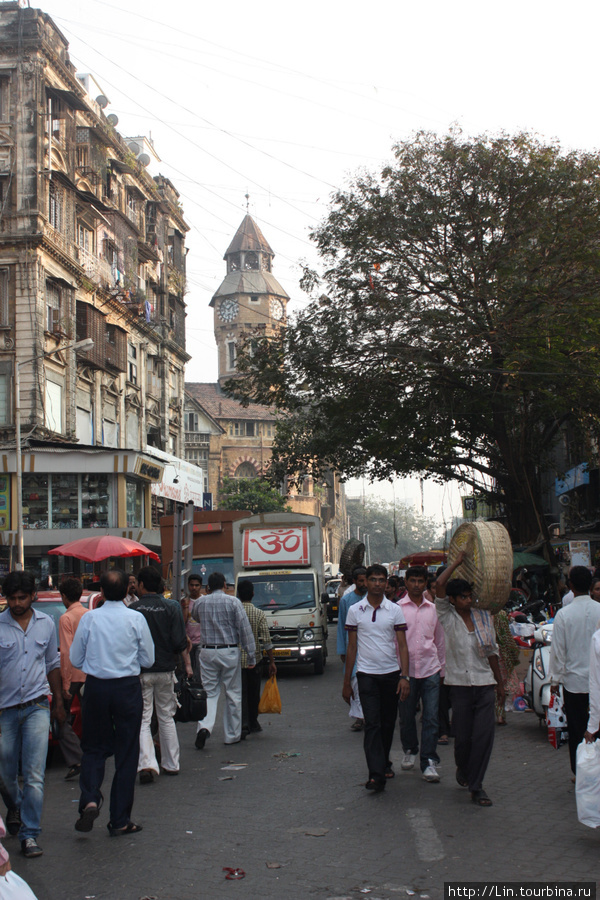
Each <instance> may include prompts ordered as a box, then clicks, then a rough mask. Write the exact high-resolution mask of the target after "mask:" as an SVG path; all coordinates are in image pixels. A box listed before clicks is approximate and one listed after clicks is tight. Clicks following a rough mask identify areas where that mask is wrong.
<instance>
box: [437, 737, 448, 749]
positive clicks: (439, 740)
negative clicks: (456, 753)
mask: <svg viewBox="0 0 600 900" xmlns="http://www.w3.org/2000/svg"><path fill="white" fill-rule="evenodd" d="M447 743H448V738H447V737H441V738H438V744H442V746H443V747H445V746H446V744H447Z"/></svg>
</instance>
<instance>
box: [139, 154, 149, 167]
mask: <svg viewBox="0 0 600 900" xmlns="http://www.w3.org/2000/svg"><path fill="white" fill-rule="evenodd" d="M138 162H139V163H141V164H142V165H143V166H144V167H145V166H149V165H150V157H149V156H148V154H147V153H140V155H139V156H138Z"/></svg>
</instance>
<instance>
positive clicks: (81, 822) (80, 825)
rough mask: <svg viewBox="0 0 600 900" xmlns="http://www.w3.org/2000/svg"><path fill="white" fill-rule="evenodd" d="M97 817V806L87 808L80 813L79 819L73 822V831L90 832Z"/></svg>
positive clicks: (98, 812)
mask: <svg viewBox="0 0 600 900" xmlns="http://www.w3.org/2000/svg"><path fill="white" fill-rule="evenodd" d="M99 815H100V808H99V807H98V806H87V807H86V808H85V809H84V810H82V811H81V813H80V814H79V818H78V819H77V821H76V822H75V831H84V832H87V831H91V830H92V828H93V827H94V822H95V821H96V819H97V818H98V816H99Z"/></svg>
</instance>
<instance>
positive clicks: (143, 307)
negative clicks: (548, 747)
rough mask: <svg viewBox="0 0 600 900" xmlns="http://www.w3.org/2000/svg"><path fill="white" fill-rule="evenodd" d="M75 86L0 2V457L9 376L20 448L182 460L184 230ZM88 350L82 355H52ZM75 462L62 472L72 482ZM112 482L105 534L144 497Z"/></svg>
mask: <svg viewBox="0 0 600 900" xmlns="http://www.w3.org/2000/svg"><path fill="white" fill-rule="evenodd" d="M84 84H87V85H88V86H90V88H91V86H92V80H91V79H89V78H87V79H86V78H84V79H83V80H80V79H78V78H77V75H76V72H75V68H74V66H73V65H72V63H71V61H70V58H69V53H68V44H67V41H66V40H65V38H64V36H63V35H62V34H61V32H60V31H59V30H58V28H57V27H56V25H55V24H54V23H53V21H52V20H51V19H50V18H49V17H48V16H47V15H46V14H44V13H42V12H41V11H40V10H36V9H29V8H27V9H20V8H19V6H18V4H16V3H4V4H2V5H0V446H4V447H5V448H7V449H10V448H11V447H14V410H15V397H14V372H15V365H16V364H17V363H20V364H21V365H20V369H19V371H20V381H21V390H20V401H21V402H20V405H21V418H22V433H23V440H24V449H25V450H27V444H28V442H29V441H31V440H38V441H43V442H46V443H48V444H49V445H52V444H56V445H63V446H64V445H69V446H79V447H81V448H83V447H84V446H86V447H89V448H91V449H92V450H96V451H98V452H100V451H103V450H105V449H111V450H115V451H125V450H131V451H138V452H141V451H143V450H144V448H145V447H146V446H147V445H149V446H150V447H154V448H157V449H158V450H162V451H165V452H167V453H170V454H172V456H173V457H178V456H179V457H183V454H184V416H183V396H184V367H185V363H186V361H187V360H188V359H189V356H188V355H187V353H186V351H185V300H184V296H185V234H186V232H187V230H188V226H187V225H186V223H185V221H184V219H183V215H182V209H181V204H180V201H179V194H178V193H177V191H176V189H175V187H174V186H173V185H172V184H171V183H170V182H169V181H168V179H166V178H164V177H162V176H161V175H155V176H152V175H151V174H150V172H149V171H148V170H147V168H146V166H145V163H146V162H147V159H146V157H143V156H142V155H141V154H138V156H139V158H138V156H136V154H135V153H134V152H132V149H131V147H130V146H129V145H128V143H127V141H126V139H124V138H123V137H122V136H121V135H120V134H119V133H118V132H117V131H116V129H115V127H114V126H113V125H112V124H111V123H110V121H109V119H108V118H107V117H106V115H105V113H104V111H103V109H101V108H100V106H99V105H98V103H97V102H96V100H95V99H94V97H92V96H90V95H89V94H88V93H87V92H86V89H85V87H84ZM86 338H92V339H93V340H94V347H93V349H92V350H90V351H89V352H86V353H83V352H81V351H77V352H75V351H73V350H72V349H67V350H64V349H61V348H62V347H64V346H65V345H69V344H72V343H73V342H74V341H76V340H83V339H86ZM56 351H58V352H56ZM49 354H50V355H49ZM32 357H37V358H36V359H34V360H32V361H28V360H31V358H32ZM7 458H11V459H12V458H14V454H13V457H11V456H10V454H8V457H7ZM82 459H83V457H82ZM86 460H87V456H86ZM87 465H88V462H87V461H86V464H85V466H84V465H83V463H82V464H81V465H80V464H78V463H77V462H76V463H75V469H74V470H72V471H73V472H75V474H76V475H77V476H78V477H80V480H81V476H83V475H85V474H86V472H87V471H88V470H87V469H86V466H87ZM167 465H171V464H167ZM5 471H6V469H5ZM9 471H10V469H9ZM38 471H39V470H38ZM113 474H114V475H115V476H117V475H118V476H119V477H118V478H117V482H115V484H114V489H113V491H112V496H113V497H114V500H111V504H112V506H111V510H112V511H111V516H113V518H112V520H111V521H112V523H113V525H114V527H117V526H118V527H126V523H127V510H126V491H125V489H124V484H125V481H124V480H123V479H127V478H128V479H134V480H136V479H137V481H138V482H139V484H140V485H141V487H142V489H143V490H142V495H143V496H142V499H141V502H142V504H143V506H144V508H145V509H147V510H150V491H149V488H148V484H147V480H144V479H141V478H140V477H139V474H136V473H125V472H123V473H117V472H116V470H115V473H113ZM121 475H122V478H120V476H121ZM119 478H120V480H119ZM14 490H15V484H14V482H12V483H11V493H10V501H9V502H10V503H12V507H13V513H12V514H11V515H9V516H8V517H7V523H8V525H9V528H7V529H5V530H10V525H11V524H12V525H13V526H14V508H15V506H16V497H15V495H14ZM79 490H81V485H80V488H79ZM30 493H35V491H30ZM65 493H66V488H65ZM119 498H120V499H119ZM80 505H81V501H80ZM65 508H66V506H65ZM113 514H114V515H113ZM146 518H148V516H146ZM0 525H1V522H0ZM0 531H1V528H0ZM5 537H6V535H5ZM56 541H57V536H56V535H54V534H48V535H47V543H52V542H54V543H56Z"/></svg>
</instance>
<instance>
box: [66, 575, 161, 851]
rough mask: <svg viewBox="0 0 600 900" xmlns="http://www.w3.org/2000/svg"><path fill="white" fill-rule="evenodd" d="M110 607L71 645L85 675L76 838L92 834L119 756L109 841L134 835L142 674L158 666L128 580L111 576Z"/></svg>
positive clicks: (83, 626)
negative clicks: (109, 767)
mask: <svg viewBox="0 0 600 900" xmlns="http://www.w3.org/2000/svg"><path fill="white" fill-rule="evenodd" d="M100 584H101V587H102V593H103V595H104V599H105V602H104V604H103V605H102V606H101V607H99V608H98V609H92V610H90V612H89V613H88V614H87V615H86V616H83V618H82V619H81V621H80V623H79V627H78V629H77V631H76V633H75V637H74V639H73V645H72V646H71V662H72V663H73V665H74V666H76V667H77V668H78V669H83V671H84V672H85V673H86V675H87V678H86V683H85V692H84V696H83V734H82V738H81V749H82V750H83V757H82V760H81V776H80V779H79V786H80V788H81V796H80V799H79V819H78V820H77V822H76V823H75V828H76V829H77V831H84V832H86V831H91V830H92V827H93V825H94V820H95V819H97V818H98V815H99V813H100V807H101V805H102V793H101V790H100V789H101V787H102V782H103V780H104V767H105V763H106V760H107V759H108V757H109V756H113V755H114V757H115V775H114V778H113V782H112V787H111V791H110V821H109V823H108V825H107V828H108V832H109V834H110V835H111V837H119V836H121V835H126V834H136V833H137V832H138V831H141V830H142V826H141V825H136V824H134V823H133V822H132V821H131V818H130V816H131V809H132V807H133V795H134V791H135V778H136V775H137V767H138V757H139V753H140V726H141V724H142V709H143V701H142V686H141V683H140V670H141V669H142V667H143V668H145V669H149V668H150V667H151V666H152V665H153V663H154V644H153V643H152V636H151V634H150V629H149V628H148V625H147V623H146V620H145V618H144V617H143V616H142V615H140V613H138V612H134V610H132V609H128V608H127V607H126V606H125V604H124V603H123V599H124V598H125V595H126V594H127V575H126V574H125V572H121V571H119V570H118V569H113V570H111V571H110V572H105V573H104V574H103V575H102V577H101V579H100Z"/></svg>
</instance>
